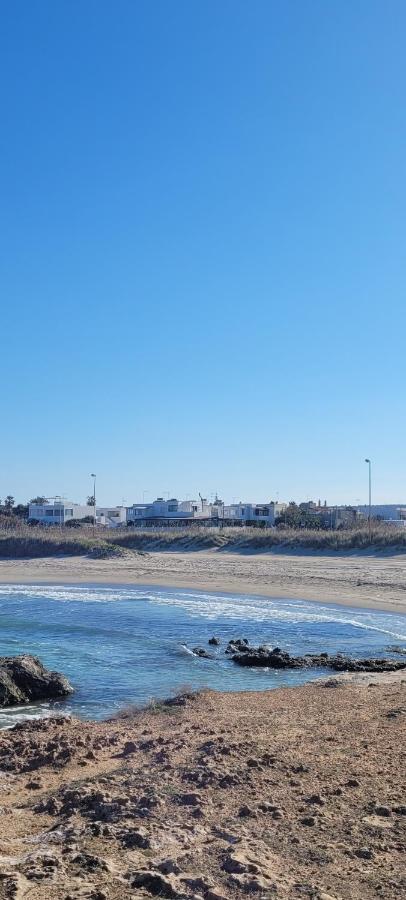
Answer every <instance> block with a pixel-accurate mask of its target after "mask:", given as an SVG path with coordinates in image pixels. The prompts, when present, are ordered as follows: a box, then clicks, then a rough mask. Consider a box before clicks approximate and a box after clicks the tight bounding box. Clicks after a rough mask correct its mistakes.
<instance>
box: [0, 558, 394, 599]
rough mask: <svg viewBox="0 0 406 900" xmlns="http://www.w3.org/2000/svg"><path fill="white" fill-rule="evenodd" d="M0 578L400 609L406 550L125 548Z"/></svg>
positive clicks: (13, 569)
mask: <svg viewBox="0 0 406 900" xmlns="http://www.w3.org/2000/svg"><path fill="white" fill-rule="evenodd" d="M0 582H3V583H14V584H16V583H21V584H33V583H46V582H50V583H57V584H58V583H59V584H68V583H78V584H80V583H92V584H129V585H132V584H133V585H136V584H141V585H157V586H158V585H160V586H165V587H178V588H192V589H194V590H200V591H202V590H203V591H222V592H223V591H224V592H231V593H233V592H235V593H239V594H241V593H246V594H261V595H263V596H268V597H290V598H293V599H296V598H301V599H303V600H314V601H318V602H322V603H338V604H343V605H345V606H357V607H365V608H370V609H380V610H385V611H387V612H397V613H406V554H389V553H387V554H383V553H382V554H380V555H378V554H377V553H373V552H371V553H367V552H364V553H360V552H358V553H355V552H351V553H346V554H345V553H342V554H336V553H330V554H327V553H325V554H316V553H308V552H307V553H292V552H290V553H256V554H248V553H229V552H224V551H219V550H209V551H207V550H206V551H199V552H188V551H184V552H181V553H173V552H151V553H147V554H138V553H129V554H128V555H126V556H125V557H123V558H118V559H107V560H95V559H88V558H87V557H58V558H56V557H49V558H45V559H22V560H15V559H13V560H8V559H2V560H1V561H0Z"/></svg>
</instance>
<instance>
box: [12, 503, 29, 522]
mask: <svg viewBox="0 0 406 900" xmlns="http://www.w3.org/2000/svg"><path fill="white" fill-rule="evenodd" d="M13 514H14V515H15V516H19V518H20V519H27V518H28V503H17V506H15V507H14V509H13Z"/></svg>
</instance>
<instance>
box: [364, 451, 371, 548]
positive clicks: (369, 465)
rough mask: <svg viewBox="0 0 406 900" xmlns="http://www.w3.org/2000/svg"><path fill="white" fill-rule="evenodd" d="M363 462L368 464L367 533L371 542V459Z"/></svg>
mask: <svg viewBox="0 0 406 900" xmlns="http://www.w3.org/2000/svg"><path fill="white" fill-rule="evenodd" d="M365 462H366V463H367V464H368V534H369V543H371V524H372V523H371V481H372V478H371V460H370V459H366V460H365Z"/></svg>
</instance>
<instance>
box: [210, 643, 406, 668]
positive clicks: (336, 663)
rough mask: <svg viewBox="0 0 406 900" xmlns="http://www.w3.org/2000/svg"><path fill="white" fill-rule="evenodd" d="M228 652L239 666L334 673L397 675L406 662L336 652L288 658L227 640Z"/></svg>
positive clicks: (286, 655)
mask: <svg viewBox="0 0 406 900" xmlns="http://www.w3.org/2000/svg"><path fill="white" fill-rule="evenodd" d="M226 652H227V653H231V654H232V659H233V661H234V662H236V663H237V664H238V665H240V666H257V667H258V666H263V667H267V668H270V669H305V668H312V669H314V668H323V669H333V670H334V671H335V672H371V673H373V672H397V671H399V670H401V669H406V660H404V659H402V660H395V659H384V658H370V659H353V658H352V657H350V656H344V655H343V654H342V653H337V654H336V655H335V656H330V655H329V654H328V653H307V654H306V655H305V656H291V655H290V653H287V652H285V651H283V650H281V648H280V647H275V648H274V649H273V650H269V649H268V648H267V647H264V646H259V647H248V646H247V645H245V644H243V645H242V646H241V645H240V642H238V641H230V643H229V645H228V647H227V650H226Z"/></svg>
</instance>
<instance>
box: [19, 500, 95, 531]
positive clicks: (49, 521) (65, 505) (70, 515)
mask: <svg viewBox="0 0 406 900" xmlns="http://www.w3.org/2000/svg"><path fill="white" fill-rule="evenodd" d="M92 515H93V507H92V506H82V505H81V504H79V503H73V502H72V501H71V500H63V499H62V498H59V497H53V498H51V499H50V500H46V501H45V503H30V504H29V507H28V518H29V519H31V520H32V521H37V522H39V523H40V525H66V523H67V522H69V521H71V520H72V519H85V518H86V516H92Z"/></svg>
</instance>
